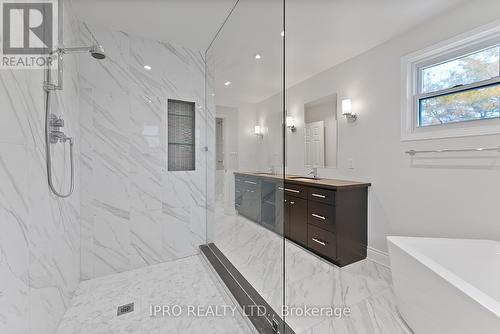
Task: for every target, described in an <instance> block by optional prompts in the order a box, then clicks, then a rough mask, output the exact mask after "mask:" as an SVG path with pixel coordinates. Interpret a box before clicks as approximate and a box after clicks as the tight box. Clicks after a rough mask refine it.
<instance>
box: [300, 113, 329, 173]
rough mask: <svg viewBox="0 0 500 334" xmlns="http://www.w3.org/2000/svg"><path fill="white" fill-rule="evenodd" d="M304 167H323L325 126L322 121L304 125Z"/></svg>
mask: <svg viewBox="0 0 500 334" xmlns="http://www.w3.org/2000/svg"><path fill="white" fill-rule="evenodd" d="M304 142H305V146H306V147H305V148H306V152H305V158H306V159H305V160H306V161H305V165H306V166H307V167H325V126H324V124H323V121H319V122H312V123H306V128H305V138H304Z"/></svg>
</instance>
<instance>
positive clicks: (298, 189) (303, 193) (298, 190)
mask: <svg viewBox="0 0 500 334" xmlns="http://www.w3.org/2000/svg"><path fill="white" fill-rule="evenodd" d="M279 189H280V190H283V191H284V192H285V194H288V195H291V196H295V197H299V198H303V199H307V187H304V186H301V185H298V184H293V183H285V187H281V186H280V187H279Z"/></svg>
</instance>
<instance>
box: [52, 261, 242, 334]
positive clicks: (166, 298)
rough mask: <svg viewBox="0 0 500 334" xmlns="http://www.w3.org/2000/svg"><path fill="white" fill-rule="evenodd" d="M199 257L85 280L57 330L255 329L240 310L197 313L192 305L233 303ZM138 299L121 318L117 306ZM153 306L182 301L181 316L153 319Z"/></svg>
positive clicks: (64, 333) (65, 333)
mask: <svg viewBox="0 0 500 334" xmlns="http://www.w3.org/2000/svg"><path fill="white" fill-rule="evenodd" d="M207 266H208V265H207V264H206V263H205V262H204V259H202V258H201V256H199V255H197V256H191V257H188V258H185V259H181V260H176V261H172V262H166V263H162V264H158V265H153V266H149V267H145V268H141V269H136V270H131V271H127V272H123V273H120V274H114V275H110V276H104V277H100V278H96V279H93V280H89V281H84V282H82V283H81V284H80V286H79V287H78V289H77V291H76V293H75V296H74V298H73V300H72V305H71V307H70V308H68V310H67V311H66V314H65V315H64V317H63V320H62V322H61V324H60V325H59V328H58V330H57V334H70V333H71V334H78V333H82V334H83V333H85V334H101V333H102V334H104V333H134V334H135V333H137V334H142V333H144V334H146V333H147V334H150V333H155V334H160V333H169V334H170V333H193V334H194V333H200V334H201V333H251V331H250V329H249V328H248V326H247V323H246V322H245V320H244V319H243V318H242V317H241V315H240V314H239V313H237V312H236V313H235V314H234V315H233V313H232V312H228V313H227V314H226V315H225V316H210V315H209V316H207V317H195V316H192V315H189V314H188V313H187V312H186V307H187V306H189V305H194V306H198V305H201V306H203V307H209V306H210V307H215V306H218V307H224V306H226V307H234V304H233V303H232V302H231V300H230V299H229V298H228V296H227V295H226V294H225V292H224V291H223V290H221V288H220V283H219V282H218V281H216V280H215V279H214V278H213V274H212V273H211V272H210V271H209V270H210V269H209V268H208V267H207ZM131 302H134V303H135V305H134V306H135V309H134V312H131V313H128V314H124V315H121V316H117V315H116V312H117V307H118V306H120V305H124V304H128V303H131ZM151 305H169V306H173V305H180V306H182V307H183V310H184V312H182V314H181V315H180V316H170V317H169V316H165V317H161V316H157V317H151V315H150V312H151V311H150V310H151Z"/></svg>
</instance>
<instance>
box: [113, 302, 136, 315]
mask: <svg viewBox="0 0 500 334" xmlns="http://www.w3.org/2000/svg"><path fill="white" fill-rule="evenodd" d="M133 311H134V303H130V304H127V305H122V306H118V312H117V313H116V315H122V314H125V313H130V312H133Z"/></svg>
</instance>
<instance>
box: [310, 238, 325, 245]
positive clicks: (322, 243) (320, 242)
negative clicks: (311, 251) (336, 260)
mask: <svg viewBox="0 0 500 334" xmlns="http://www.w3.org/2000/svg"><path fill="white" fill-rule="evenodd" d="M311 240H312V241H314V242H315V243H317V244H320V245H321V246H326V242H323V241H321V240H319V239H316V238H312V239H311Z"/></svg>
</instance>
